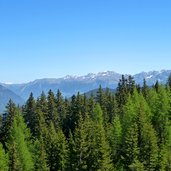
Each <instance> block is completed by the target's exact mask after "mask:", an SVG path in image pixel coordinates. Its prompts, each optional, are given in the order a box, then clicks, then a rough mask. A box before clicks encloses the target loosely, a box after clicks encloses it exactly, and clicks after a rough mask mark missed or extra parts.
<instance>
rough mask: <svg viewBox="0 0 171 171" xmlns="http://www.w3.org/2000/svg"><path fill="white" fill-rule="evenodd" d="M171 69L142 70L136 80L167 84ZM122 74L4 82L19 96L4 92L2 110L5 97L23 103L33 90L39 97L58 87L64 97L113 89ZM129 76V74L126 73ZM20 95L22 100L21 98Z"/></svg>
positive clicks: (138, 81)
mask: <svg viewBox="0 0 171 171" xmlns="http://www.w3.org/2000/svg"><path fill="white" fill-rule="evenodd" d="M170 73H171V70H161V71H150V72H142V73H139V74H136V75H133V77H134V80H135V82H136V83H137V84H140V85H141V86H142V85H143V80H144V79H146V82H147V85H148V86H152V85H153V84H155V82H156V81H157V80H158V81H159V83H162V84H165V83H166V82H167V78H168V76H169V74H170ZM121 77H122V74H119V73H116V72H113V71H107V72H100V73H98V74H93V73H90V74H88V75H85V76H66V77H64V78H58V79H39V80H35V81H33V82H29V83H24V84H4V83H2V84H1V85H2V86H3V87H5V88H6V89H8V90H10V91H12V92H13V93H14V94H16V95H17V96H18V97H16V98H14V95H13V96H6V95H5V94H3V92H2V91H1V90H0V91H1V92H2V96H0V111H2V110H3V109H4V107H5V106H4V102H3V98H5V99H6V98H7V97H9V98H8V100H9V99H10V98H11V99H12V100H13V101H14V102H15V103H19V104H22V103H23V100H21V99H24V100H25V101H26V100H27V99H28V97H29V95H30V93H31V92H33V94H34V97H35V98H37V97H38V96H39V95H40V94H41V92H42V91H44V92H45V94H47V92H48V91H49V90H50V89H51V90H52V91H53V92H56V91H57V90H58V89H59V90H60V91H61V92H62V94H63V96H64V97H67V98H68V97H71V96H72V95H73V94H77V92H80V94H83V93H86V92H89V91H92V90H95V89H97V88H98V87H99V85H101V86H102V88H109V89H111V90H112V91H114V89H116V87H117V85H118V82H119V80H120V79H121ZM125 77H128V75H125ZM19 97H20V101H19V99H18V98H19ZM5 103H6V101H5Z"/></svg>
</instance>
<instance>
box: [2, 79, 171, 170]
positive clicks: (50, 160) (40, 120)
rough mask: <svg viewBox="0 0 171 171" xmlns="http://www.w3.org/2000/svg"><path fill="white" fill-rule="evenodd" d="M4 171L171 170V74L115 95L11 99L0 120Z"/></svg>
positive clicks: (129, 82) (127, 84)
mask: <svg viewBox="0 0 171 171" xmlns="http://www.w3.org/2000/svg"><path fill="white" fill-rule="evenodd" d="M0 171H171V76H170V77H169V78H168V82H167V84H166V85H161V84H159V82H158V81H157V82H156V83H155V84H154V85H153V86H152V87H148V86H147V84H146V81H145V80H144V84H143V86H140V85H136V83H135V82H134V79H133V78H132V77H131V76H129V77H128V78H124V76H122V79H121V80H120V81H119V84H118V87H117V89H116V92H115V93H114V94H112V93H110V91H109V90H108V89H106V90H105V91H104V90H103V89H102V88H101V87H99V89H98V92H97V95H96V96H93V95H92V96H90V97H86V95H80V94H79V93H78V94H77V95H73V96H72V97H71V98H69V99H67V98H64V97H63V96H62V94H61V92H60V91H59V90H58V91H57V92H56V93H54V92H52V91H51V90H49V92H48V95H45V93H44V92H42V94H41V95H40V96H39V98H38V99H34V94H32V93H31V94H30V97H29V99H28V100H27V102H26V103H25V105H23V106H22V107H19V106H16V104H14V103H13V102H12V101H11V100H10V101H9V103H8V104H7V106H6V112H5V113H4V114H3V115H2V117H1V118H0Z"/></svg>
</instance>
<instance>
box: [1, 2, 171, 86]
mask: <svg viewBox="0 0 171 171" xmlns="http://www.w3.org/2000/svg"><path fill="white" fill-rule="evenodd" d="M160 69H171V1H170V0H167V1H166V0H1V1H0V71H1V72H0V82H15V83H19V82H26V81H31V80H34V79H37V78H45V77H46V78H47V77H48V78H57V77H62V76H65V75H68V74H69V75H84V74H86V73H89V72H99V71H106V70H113V71H116V72H120V73H131V74H132V73H137V72H140V71H149V70H160Z"/></svg>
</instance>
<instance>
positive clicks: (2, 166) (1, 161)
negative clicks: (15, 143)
mask: <svg viewBox="0 0 171 171" xmlns="http://www.w3.org/2000/svg"><path fill="white" fill-rule="evenodd" d="M8 163H9V161H8V156H7V154H5V150H4V149H3V147H2V144H0V170H2V171H8Z"/></svg>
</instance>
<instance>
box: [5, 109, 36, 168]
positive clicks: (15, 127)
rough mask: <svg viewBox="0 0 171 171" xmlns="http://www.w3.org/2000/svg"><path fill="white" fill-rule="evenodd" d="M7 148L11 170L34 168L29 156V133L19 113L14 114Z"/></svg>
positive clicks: (30, 155)
mask: <svg viewBox="0 0 171 171" xmlns="http://www.w3.org/2000/svg"><path fill="white" fill-rule="evenodd" d="M7 147H8V150H9V156H10V169H11V170H13V169H14V170H24V171H30V170H32V169H33V168H34V162H33V158H32V154H31V142H30V132H29V130H28V129H27V127H26V124H25V123H24V119H23V117H22V115H21V114H20V112H19V111H17V112H16V115H15V118H14V121H13V124H12V126H11V129H10V136H9V139H8V144H7Z"/></svg>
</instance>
